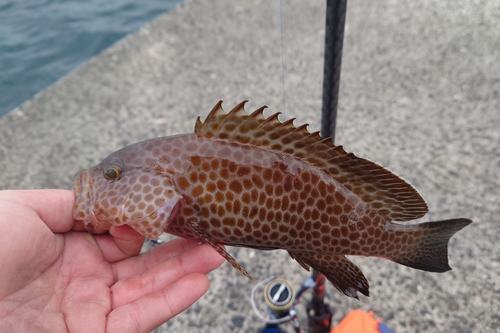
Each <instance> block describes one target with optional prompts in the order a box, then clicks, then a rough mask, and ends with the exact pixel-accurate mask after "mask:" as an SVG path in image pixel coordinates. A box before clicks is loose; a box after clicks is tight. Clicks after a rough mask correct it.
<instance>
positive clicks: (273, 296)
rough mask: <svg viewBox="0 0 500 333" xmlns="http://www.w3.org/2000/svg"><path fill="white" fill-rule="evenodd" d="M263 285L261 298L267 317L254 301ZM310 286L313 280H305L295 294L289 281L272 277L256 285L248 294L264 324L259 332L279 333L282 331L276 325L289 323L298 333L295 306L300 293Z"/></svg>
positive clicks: (312, 284) (298, 326)
mask: <svg viewBox="0 0 500 333" xmlns="http://www.w3.org/2000/svg"><path fill="white" fill-rule="evenodd" d="M264 285H265V287H264V290H263V296H264V297H263V298H264V301H265V304H266V305H265V307H266V312H267V317H265V316H263V315H262V314H261V312H260V311H259V309H258V308H257V304H256V301H255V294H256V292H257V290H258V289H260V288H262V287H263V286H264ZM312 286H314V280H312V279H307V280H306V282H304V285H303V286H302V288H301V289H300V290H299V292H298V293H297V294H295V291H294V289H293V286H292V284H291V283H290V282H289V281H287V280H285V279H281V278H276V277H275V276H274V275H272V276H270V277H269V278H267V279H265V280H263V281H260V282H259V283H257V284H256V285H255V286H254V287H253V288H252V292H251V293H250V301H251V303H252V308H253V311H254V312H255V314H256V315H257V317H259V319H260V320H262V321H263V322H264V323H265V324H266V326H265V327H264V329H263V330H262V331H261V332H262V333H281V332H282V331H281V330H280V329H279V327H278V325H280V324H284V323H287V322H291V323H292V325H293V327H294V330H295V332H297V333H300V332H301V328H300V324H299V321H298V318H297V310H295V305H296V304H297V303H298V300H299V298H300V296H301V295H302V293H303V292H304V291H305V290H306V289H308V288H311V287H312Z"/></svg>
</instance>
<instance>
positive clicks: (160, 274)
mask: <svg viewBox="0 0 500 333" xmlns="http://www.w3.org/2000/svg"><path fill="white" fill-rule="evenodd" d="M223 262H224V259H223V258H222V257H221V256H220V255H219V254H218V253H217V252H216V251H215V250H213V249H212V248H211V247H210V246H209V245H207V244H204V245H202V246H198V247H195V248H192V249H190V250H189V251H187V252H184V253H182V254H181V255H179V256H176V257H173V258H171V259H169V260H167V261H165V262H162V263H160V264H158V265H156V266H155V267H153V268H151V269H149V270H148V271H145V272H143V273H142V274H137V275H134V276H131V277H129V278H127V279H124V280H120V281H118V282H116V283H115V284H114V285H113V286H112V287H111V294H112V300H111V304H112V308H113V309H114V308H118V307H120V306H122V305H124V304H126V303H131V302H135V301H136V300H138V299H140V298H142V297H145V296H147V295H149V294H153V293H155V292H158V291H159V290H162V289H164V288H166V287H167V286H169V285H170V284H172V283H174V282H175V281H177V280H179V279H181V278H182V277H183V276H185V275H188V274H192V273H203V274H206V273H208V272H210V271H212V270H214V269H215V268H217V267H219V266H220V265H221V264H222V263H223Z"/></svg>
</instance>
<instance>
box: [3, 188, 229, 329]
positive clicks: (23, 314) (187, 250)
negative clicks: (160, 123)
mask: <svg viewBox="0 0 500 333" xmlns="http://www.w3.org/2000/svg"><path fill="white" fill-rule="evenodd" d="M56 192H58V193H57V195H59V196H60V197H59V198H58V199H56V201H57V200H59V201H58V205H52V204H53V203H54V202H53V200H54V199H53V198H52V199H47V198H48V197H47V198H45V199H40V197H39V196H38V197H36V198H35V197H30V195H33V193H36V192H30V193H29V194H28V198H27V199H31V200H30V201H29V202H30V204H29V205H28V204H26V202H25V201H24V200H26V197H23V198H22V200H21V201H22V202H20V200H19V198H18V197H16V195H12V192H11V193H9V195H3V196H2V195H0V242H1V243H0V244H3V247H4V249H3V250H2V251H1V253H0V265H1V267H2V268H1V271H2V273H0V331H2V332H3V331H9V332H16V331H19V332H26V331H29V332H49V331H50V332H149V331H151V330H152V329H154V328H155V327H157V326H159V325H160V324H161V323H162V322H165V321H166V320H168V319H170V318H171V317H173V316H175V315H176V314H178V313H180V312H181V311H183V310H184V309H186V308H187V307H188V306H190V305H191V304H192V303H194V302H195V301H196V300H197V299H198V298H199V297H201V295H203V294H204V293H205V292H206V290H207V289H208V279H207V278H206V276H205V275H204V273H207V272H209V271H210V270H212V269H214V268H216V267H217V266H219V265H220V264H221V263H222V258H220V257H219V256H218V255H216V254H215V252H214V251H213V250H211V248H210V247H209V246H207V245H201V246H198V244H197V243H196V242H194V241H188V240H182V239H176V240H174V241H171V242H169V243H167V244H164V245H162V246H160V247H158V248H155V249H153V250H151V251H149V252H147V253H145V254H141V255H139V256H136V255H137V254H138V253H139V251H140V248H141V245H142V242H143V238H142V237H141V236H140V235H138V234H137V233H135V231H133V230H132V229H130V228H128V227H118V228H113V229H112V230H110V234H106V235H99V236H94V235H90V234H87V233H84V232H78V231H69V230H70V229H71V228H73V229H75V228H76V229H79V228H81V226H78V225H77V226H76V227H75V225H74V221H73V220H72V218H70V215H69V216H68V214H71V210H69V211H68V209H67V207H71V205H72V203H71V205H69V206H68V205H67V203H65V202H64V201H68V202H69V201H71V200H72V198H73V197H72V193H71V192H70V194H68V193H64V192H63V191H56ZM1 194H5V192H4V193H1ZM62 194H64V195H62ZM23 195H24V196H26V193H24V194H23ZM36 200H39V201H38V202H37V201H36ZM51 200H52V201H51ZM47 201H48V202H47ZM51 205H52V206H51ZM47 207H53V208H54V209H55V210H54V211H50V210H49V213H47V210H46V209H45V208H47ZM63 207H66V208H63ZM44 209H45V210H44ZM54 216H57V217H54Z"/></svg>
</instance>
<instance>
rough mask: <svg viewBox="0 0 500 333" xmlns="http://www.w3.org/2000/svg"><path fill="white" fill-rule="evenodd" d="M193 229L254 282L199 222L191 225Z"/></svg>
mask: <svg viewBox="0 0 500 333" xmlns="http://www.w3.org/2000/svg"><path fill="white" fill-rule="evenodd" d="M190 227H191V229H192V230H193V231H194V232H195V233H196V234H197V235H198V236H199V237H200V238H201V239H202V240H203V241H204V242H205V243H207V244H208V245H210V246H211V247H213V248H214V249H215V251H217V253H219V254H220V255H221V256H222V257H223V258H224V259H226V260H227V261H228V262H229V263H230V264H231V265H232V266H233V267H234V268H236V269H237V270H238V272H240V273H241V274H243V275H245V276H246V277H247V278H249V279H250V280H252V281H253V279H252V277H251V276H250V274H248V272H247V271H246V270H245V269H244V268H243V266H241V265H240V264H239V263H238V262H237V261H236V259H234V258H233V257H232V256H231V255H230V254H229V253H227V252H226V250H224V249H223V248H222V247H221V246H220V245H219V244H217V243H215V242H214V241H213V240H212V239H211V238H210V236H208V235H207V233H206V232H205V230H204V229H203V228H202V227H201V226H200V225H199V224H198V222H191V223H190Z"/></svg>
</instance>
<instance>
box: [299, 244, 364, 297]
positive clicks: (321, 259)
mask: <svg viewBox="0 0 500 333" xmlns="http://www.w3.org/2000/svg"><path fill="white" fill-rule="evenodd" d="M289 253H290V256H291V257H292V258H294V259H295V260H296V261H297V262H298V263H299V264H300V265H301V266H302V267H304V268H305V269H307V270H309V269H308V268H309V266H310V267H312V268H314V269H316V270H317V271H318V272H320V273H322V274H324V275H325V276H326V278H327V279H328V280H330V282H331V283H332V284H333V285H334V286H335V288H337V289H338V290H339V291H340V292H342V293H343V294H345V295H347V296H349V297H353V298H357V299H359V298H358V294H357V292H358V291H359V292H360V293H362V294H363V295H365V296H369V291H368V289H369V285H368V281H367V280H366V278H365V276H364V275H363V272H361V270H360V269H359V268H358V267H357V266H356V265H354V263H353V262H351V261H350V260H349V259H347V258H346V257H345V256H343V255H331V254H323V253H291V252H289Z"/></svg>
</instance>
